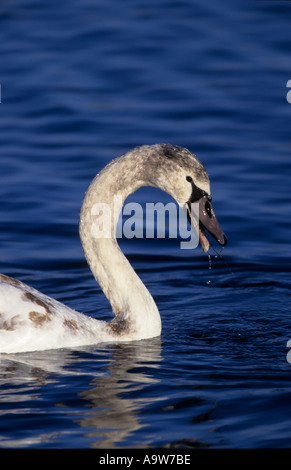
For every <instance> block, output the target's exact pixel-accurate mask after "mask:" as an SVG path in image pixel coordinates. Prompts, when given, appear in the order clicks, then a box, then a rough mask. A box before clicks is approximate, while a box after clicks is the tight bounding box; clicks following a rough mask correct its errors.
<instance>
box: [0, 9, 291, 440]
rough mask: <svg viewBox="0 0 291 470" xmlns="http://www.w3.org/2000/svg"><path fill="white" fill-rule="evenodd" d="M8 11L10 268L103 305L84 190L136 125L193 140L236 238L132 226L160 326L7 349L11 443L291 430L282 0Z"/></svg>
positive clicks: (148, 136)
mask: <svg viewBox="0 0 291 470" xmlns="http://www.w3.org/2000/svg"><path fill="white" fill-rule="evenodd" d="M0 22H1V41H0V57H1V61H0V82H1V104H0V201H1V205H0V228H1V230H0V261H1V263H0V271H1V272H3V273H5V274H7V275H10V276H13V277H16V278H18V279H20V280H22V281H24V282H26V283H28V284H30V285H32V286H33V287H35V288H37V289H39V290H41V291H42V292H44V293H46V294H48V295H50V296H52V297H54V298H56V299H58V300H60V301H62V302H64V303H66V304H67V305H68V306H70V307H73V308H75V309H77V310H79V311H83V312H85V313H88V314H89V315H92V316H94V317H96V318H101V319H111V318H112V315H111V309H110V305H109V304H108V302H107V300H106V298H105V297H104V295H103V293H102V292H101V290H100V288H99V286H98V285H96V283H95V281H94V279H93V277H92V275H91V273H90V271H89V268H88V266H87V264H86V262H85V260H84V256H83V252H82V248H81V245H80V241H79V235H78V217H79V210H80V205H81V201H82V198H83V195H84V193H85V191H86V188H87V187H88V185H89V183H90V181H91V180H92V178H93V177H94V176H95V174H96V173H97V172H98V171H99V170H100V169H101V168H102V167H103V166H104V165H105V164H106V163H108V162H109V161H110V160H111V159H112V158H114V157H115V156H119V155H121V154H122V153H124V152H125V151H127V150H129V149H131V148H133V147H134V146H136V145H141V144H154V143H158V142H166V143H168V142H169V143H172V144H175V145H182V146H184V147H188V148H189V149H190V150H191V151H193V152H194V153H196V154H197V156H198V157H199V158H200V159H201V160H202V161H203V162H204V164H205V165H206V167H207V169H208V172H209V175H210V178H211V185H212V194H213V205H214V209H215V211H216V214H217V217H218V219H219V221H220V223H221V226H222V228H223V230H224V231H225V233H226V234H227V236H228V239H229V244H228V245H227V247H226V248H225V249H224V250H223V251H221V249H219V248H218V247H215V246H214V247H215V249H217V250H218V254H217V253H216V251H214V250H213V249H212V250H211V259H210V261H211V263H210V262H209V259H208V256H207V255H205V254H204V253H203V252H202V250H201V248H200V247H198V248H197V249H195V250H193V251H189V250H181V249H180V247H179V243H178V242H177V240H173V239H169V240H160V239H155V240H146V239H136V240H135V239H133V240H126V239H125V240H121V245H122V248H123V250H124V252H125V254H126V255H127V256H128V258H129V260H130V261H131V263H132V265H133V266H134V268H135V269H136V271H137V272H138V274H139V275H140V277H141V278H142V280H143V281H144V283H145V284H146V285H147V287H148V288H149V290H150V291H151V293H152V295H153V296H154V298H155V300H156V303H157V305H158V307H159V310H160V313H161V317H162V322H163V331H162V335H161V337H160V338H155V339H151V340H147V341H140V342H134V343H128V344H119V345H118V344H116V345H115V344H111V345H106V344H102V345H96V346H90V347H86V348H85V347H83V348H80V349H75V350H69V349H67V350H54V351H49V352H41V353H27V354H16V355H10V356H9V355H2V356H1V358H0V359H1V360H0V376H1V385H0V402H1V405H0V410H1V411H0V446H1V447H2V448H11V447H14V448H101V449H102V448H103V449H104V448H113V447H116V448H128V447H132V448H141V447H143V448H147V447H148V448H154V447H165V448H169V447H170V448H174V447H180V448H181V447H186V448H188V449H196V448H212V449H216V448H217V449H218V448H223V449H232V448H241V449H244V448H253V449H254V448H287V447H290V446H291V364H290V363H289V362H288V358H287V353H288V349H287V348H286V344H287V341H288V340H289V339H291V312H290V294H291V290H290V280H291V256H290V229H291V217H290V215H291V214H290V209H291V195H290V170H291V159H290V156H291V132H290V130H291V128H290V126H291V104H290V103H288V101H287V99H286V95H287V91H288V89H287V88H286V84H287V81H288V80H289V79H291V59H290V50H291V34H290V23H291V5H290V2H278V1H266V2H265V1H237V0H235V1H233V0H221V1H219V2H210V3H209V2H208V3H206V2H203V1H202V0H191V1H190V0H189V1H187V0H180V1H174V0H164V1H163V0H146V1H145V0H127V1H124V2H122V5H121V3H120V2H119V1H117V0H109V1H108V0H106V1H105V0H98V1H95V2H94V1H92V0H70V1H66V0H64V1H62V2H59V1H56V0H51V1H50V2H38V1H36V0H11V1H9V2H6V1H3V2H2V3H1V6H0ZM163 197H164V196H163V195H162V194H161V193H159V192H158V193H157V192H154V191H153V190H151V189H143V190H141V191H139V192H138V193H137V194H136V200H137V201H139V202H140V201H146V200H151V201H152V200H163V199H162V198H163ZM155 198H156V199H155ZM210 268H211V269H210Z"/></svg>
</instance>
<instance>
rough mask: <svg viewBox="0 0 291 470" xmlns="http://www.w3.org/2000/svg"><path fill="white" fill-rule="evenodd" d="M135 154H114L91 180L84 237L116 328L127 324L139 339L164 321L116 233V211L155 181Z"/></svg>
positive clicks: (157, 330)
mask: <svg viewBox="0 0 291 470" xmlns="http://www.w3.org/2000/svg"><path fill="white" fill-rule="evenodd" d="M132 157H133V155H129V154H126V155H125V156H123V157H120V158H118V159H116V160H114V161H113V162H111V163H110V164H109V165H107V166H106V167H105V168H104V170H103V171H102V172H101V173H100V174H98V175H97V176H96V177H95V179H94V180H93V181H92V183H91V185H90V187H89V189H88V191H87V193H86V195H85V198H84V201H83V204H82V208H81V214H80V237H81V241H82V245H83V249H84V252H85V256H86V259H87V261H88V264H89V266H90V268H91V271H92V273H93V275H94V277H95V279H96V280H97V282H98V283H99V284H100V286H101V288H102V290H103V292H104V294H105V295H106V297H107V298H108V300H109V302H110V304H111V306H112V310H113V312H114V314H115V317H116V318H115V320H114V321H113V322H112V323H111V325H112V328H113V330H114V331H115V332H116V333H120V332H124V331H125V330H127V332H129V333H130V334H131V333H132V334H134V337H135V338H136V339H137V338H138V336H139V334H140V336H141V337H147V336H148V337H152V336H157V335H159V334H160V330H161V321H160V315H159V312H158V309H157V307H156V304H155V302H154V300H153V298H152V296H151V295H150V293H149V291H148V290H147V289H146V287H145V285H144V284H143V283H142V281H141V280H140V278H139V277H138V276H137V274H136V273H135V271H134V270H133V268H132V267H131V265H130V263H129V262H128V260H127V259H126V257H125V256H124V255H123V253H122V251H121V250H120V248H119V246H118V244H117V241H116V237H115V231H116V224H117V221H118V216H119V213H120V211H121V209H122V206H123V203H124V201H125V199H126V198H127V196H129V195H130V194H131V193H133V192H134V191H136V190H137V189H138V188H140V187H141V186H145V185H152V183H151V182H149V181H146V180H145V179H144V177H143V175H142V174H141V172H140V171H138V165H137V164H136V161H135V160H134V158H132ZM117 203H118V207H116V205H117ZM104 225H106V226H104Z"/></svg>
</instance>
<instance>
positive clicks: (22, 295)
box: [0, 274, 109, 353]
mask: <svg viewBox="0 0 291 470" xmlns="http://www.w3.org/2000/svg"><path fill="white" fill-rule="evenodd" d="M108 336H109V332H108V325H107V323H106V322H103V321H99V320H95V319H94V318H90V317H88V316H86V315H83V314H82V313H78V312H76V311H74V310H72V309H70V308H68V307H66V306H65V305H63V304H61V303H60V302H58V301H57V300H54V299H52V298H50V297H48V296H46V295H44V294H42V293H40V292H38V291H37V290H36V289H33V288H32V287H30V286H28V285H26V284H24V283H23V282H20V281H18V280H16V279H12V278H10V277H8V276H5V275H3V274H0V350H1V352H4V353H5V352H7V353H10V352H22V351H27V350H44V349H53V348H58V347H74V346H76V345H78V346H80V345H82V344H90V343H96V342H100V341H108Z"/></svg>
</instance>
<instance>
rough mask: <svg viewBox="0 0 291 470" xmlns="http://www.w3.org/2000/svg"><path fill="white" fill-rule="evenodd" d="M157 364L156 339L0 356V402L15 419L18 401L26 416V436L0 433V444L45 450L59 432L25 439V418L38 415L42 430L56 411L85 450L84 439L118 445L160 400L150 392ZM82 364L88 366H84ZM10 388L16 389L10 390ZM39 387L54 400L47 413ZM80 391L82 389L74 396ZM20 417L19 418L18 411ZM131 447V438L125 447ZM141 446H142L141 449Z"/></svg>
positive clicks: (158, 345)
mask: <svg viewBox="0 0 291 470" xmlns="http://www.w3.org/2000/svg"><path fill="white" fill-rule="evenodd" d="M162 360H163V358H162V355H161V341H160V339H159V338H153V339H148V340H142V341H136V342H130V343H120V344H116V345H114V344H111V345H104V346H102V345H99V347H98V348H94V347H90V346H88V347H83V348H82V349H78V350H70V349H67V350H66V349H63V350H52V351H38V352H32V353H25V354H10V355H2V360H1V363H0V372H1V377H2V378H1V379H0V384H1V382H2V384H4V383H5V384H6V390H5V392H3V394H2V393H0V403H1V401H2V402H5V403H6V402H7V401H11V409H13V413H16V417H17V403H15V401H16V400H17V401H18V402H19V404H20V405H21V407H22V404H21V402H22V401H25V409H26V410H27V411H26V412H27V418H28V420H29V419H30V421H27V423H28V422H29V424H27V427H28V431H27V438H24V437H23V433H22V435H21V438H18V437H17V432H15V435H14V436H13V439H8V438H5V437H4V436H3V435H2V438H1V437H0V446H1V447H27V446H38V445H39V444H42V445H44V446H45V444H46V443H49V444H50V446H53V443H54V440H56V442H57V443H59V439H60V436H59V432H61V430H58V429H57V428H56V429H51V430H50V431H48V432H46V433H43V434H39V433H38V435H37V436H35V435H29V434H30V433H33V431H30V429H31V428H32V426H31V418H29V415H30V414H31V413H38V414H39V413H41V414H44V415H45V416H44V419H45V420H46V423H47V425H46V429H48V428H50V422H49V421H50V415H51V417H52V423H54V422H55V415H54V412H53V411H52V408H53V409H54V408H55V407H57V408H56V413H57V414H58V413H59V412H62V413H64V414H66V415H67V417H71V418H72V421H73V423H72V430H73V431H72V432H75V431H74V428H75V425H76V424H75V423H77V424H78V425H79V426H80V427H81V428H84V433H83V434H82V435H81V436H83V438H84V440H85V442H86V444H85V445H86V447H88V444H87V443H88V441H90V444H89V445H90V446H91V447H94V448H114V447H122V446H123V443H124V442H125V441H126V440H127V439H128V438H130V436H131V435H132V434H134V433H135V432H136V431H138V430H139V429H140V428H142V427H143V426H145V424H144V423H142V421H141V418H140V413H141V412H142V411H143V410H144V408H145V407H146V406H147V405H149V404H151V405H153V403H154V402H155V401H159V400H162V399H163V398H164V397H163V396H161V393H160V392H157V393H153V387H154V386H155V384H158V383H159V381H160V380H159V379H158V378H156V377H155V375H157V374H155V371H156V369H159V368H160V365H161V362H162ZM86 362H87V363H88V364H89V365H88V368H87V367H86ZM92 371H93V372H94V371H95V373H94V377H92V378H91V379H90V380H89V383H88V375H89V374H90V375H92ZM68 376H72V377H74V379H73V381H71V380H67V377H68ZM78 376H79V378H78ZM63 378H65V381H64V382H63V380H62V379H63ZM75 379H76V380H77V381H78V385H77V387H74V383H75V382H74V380H75ZM7 384H10V386H9V389H10V396H8V395H7V393H9V392H7ZM20 385H21V390H20V389H19V386H20ZM13 386H15V387H16V389H15V390H14V389H13ZM43 387H48V390H47V391H48V395H49V396H51V395H53V397H55V398H56V401H55V403H51V404H49V409H48V410H44V409H43V404H42V400H43V397H44V396H45V394H46V391H45V390H43ZM49 387H53V388H54V389H55V390H56V392H55V393H52V392H51V389H49ZM58 387H60V392H59V393H58ZM80 388H82V391H81V392H76V393H75V390H76V389H77V390H78V389H80ZM147 389H149V390H147ZM31 390H33V391H32V392H31ZM38 399H39V406H38ZM72 404H73V405H72ZM30 406H31V408H30ZM8 412H9V410H8ZM11 412H12V411H11ZM20 412H21V411H20ZM21 413H22V418H23V411H22V412H21ZM38 419H39V418H38ZM52 426H54V424H52V425H51V427H52ZM16 429H17V428H16ZM1 434H2V433H1ZM81 436H80V442H82V437H81ZM148 444H150V443H148ZM58 445H59V444H58ZM133 445H134V444H133V442H132V440H131V441H130V444H129V445H128V447H129V446H133ZM146 445H147V443H146V442H145V443H144V446H146Z"/></svg>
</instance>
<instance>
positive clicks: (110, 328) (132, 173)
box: [0, 144, 227, 353]
mask: <svg viewBox="0 0 291 470" xmlns="http://www.w3.org/2000/svg"><path fill="white" fill-rule="evenodd" d="M142 186H153V187H157V188H160V189H162V190H163V191H165V192H166V193H168V194H170V195H171V196H172V197H173V198H174V199H175V200H176V202H177V203H178V205H179V206H180V207H183V208H184V210H185V211H186V212H187V216H188V219H189V221H190V223H191V225H192V226H193V228H195V227H196V228H197V225H198V223H197V218H196V219H195V217H193V215H192V212H191V204H192V203H198V204H199V227H198V228H199V242H200V245H201V247H202V249H203V251H204V252H207V251H208V250H209V241H208V239H207V237H206V234H205V230H207V232H209V234H210V235H212V237H213V238H214V239H215V240H216V241H217V242H218V243H219V244H220V245H221V246H225V245H226V243H227V238H226V236H225V234H224V233H223V231H222V229H221V228H220V225H219V223H218V221H217V218H216V216H215V213H214V211H213V207H212V204H211V195H210V183H209V178H208V175H207V171H206V169H205V167H204V165H203V164H202V163H201V162H200V160H199V159H198V158H197V157H196V156H195V155H194V154H193V153H191V152H190V151H189V150H188V149H186V148H182V147H179V146H175V145H170V144H156V145H142V146H140V147H136V148H134V149H133V150H131V151H128V152H127V153H125V154H124V155H122V156H120V157H118V158H116V159H114V160H112V161H111V162H110V163H109V164H108V165H107V166H105V168H104V169H103V170H102V171H101V172H100V173H99V174H97V176H96V177H95V178H94V179H93V181H92V183H91V184H90V186H89V188H88V190H87V191H86V194H85V196H84V199H83V203H82V206H81V211H80V221H79V232H80V238H81V242H82V246H83V250H84V254H85V257H86V259H87V262H88V264H89V266H90V268H91V271H92V273H93V275H94V277H95V279H96V281H97V282H98V283H99V285H100V287H101V288H102V290H103V292H104V294H105V296H106V297H107V299H108V300H109V302H110V304H111V307H112V311H113V313H114V318H113V320H111V321H103V320H98V319H95V318H92V317H89V316H87V315H85V314H83V313H79V312H76V311H75V310H73V309H71V308H69V307H67V306H65V305H63V304H62V303H60V302H58V301H56V300H54V299H52V298H50V297H48V296H46V295H44V294H42V293H40V292H39V291H37V290H36V289H34V288H32V287H30V286H28V285H26V284H25V283H23V282H21V281H19V280H16V279H13V278H11V277H8V276H7V275H4V274H0V352H2V353H17V352H27V351H40V350H49V349H55V348H68V347H69V348H70V347H78V346H84V345H90V344H97V343H100V342H112V341H114V342H117V341H133V340H141V339H146V338H153V337H156V336H159V335H160V333H161V318H160V314H159V311H158V308H157V306H156V304H155V302H154V300H153V297H152V296H151V294H150V293H149V291H148V290H147V288H146V287H145V285H144V284H143V283H142V281H141V279H140V278H139V277H138V275H137V274H136V272H135V271H134V269H133V268H132V267H131V265H130V263H129V262H128V260H127V258H126V257H125V256H124V254H123V253H122V251H121V249H120V248H119V245H118V243H117V240H116V224H117V217H116V215H115V216H114V215H112V222H113V223H112V225H111V229H110V236H104V237H97V236H95V235H96V234H94V230H92V227H94V224H96V204H97V205H98V203H100V204H106V207H109V208H110V209H112V214H113V212H114V211H113V200H114V197H115V196H116V195H117V194H118V195H119V199H118V200H119V204H120V207H119V211H120V210H121V209H122V206H123V203H124V201H125V199H126V198H127V197H128V196H129V195H130V194H132V193H133V192H134V191H136V190H137V189H139V188H140V187H142Z"/></svg>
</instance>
